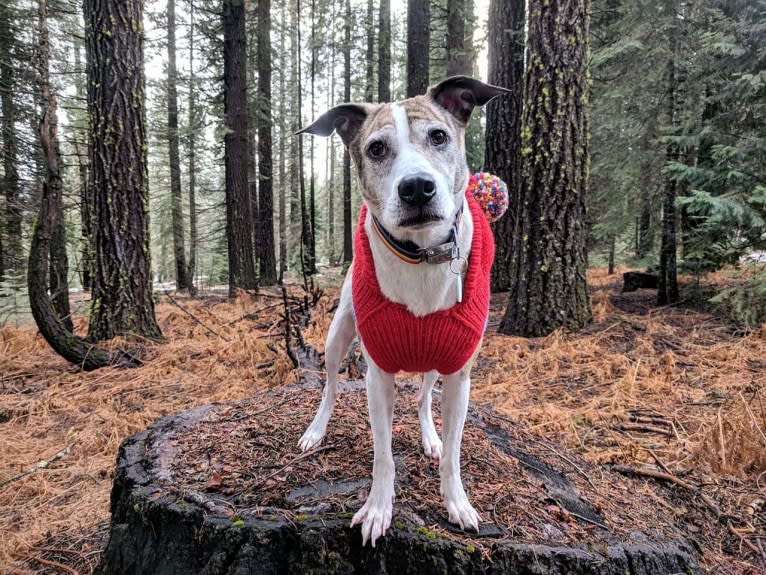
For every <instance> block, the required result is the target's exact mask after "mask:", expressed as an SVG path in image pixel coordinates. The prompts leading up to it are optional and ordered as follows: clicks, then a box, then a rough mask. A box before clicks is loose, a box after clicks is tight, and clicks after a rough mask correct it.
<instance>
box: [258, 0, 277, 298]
mask: <svg viewBox="0 0 766 575" xmlns="http://www.w3.org/2000/svg"><path fill="white" fill-rule="evenodd" d="M258 107H259V108H258V109H259V113H258V118H259V120H260V122H259V124H258V212H259V215H260V225H261V242H260V245H259V246H258V257H259V259H260V272H261V283H262V284H263V285H274V284H275V283H277V262H276V255H275V253H274V174H273V171H274V168H273V158H272V153H271V132H272V129H271V126H272V119H271V2H270V0H259V1H258Z"/></svg>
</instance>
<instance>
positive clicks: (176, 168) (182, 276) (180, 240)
mask: <svg viewBox="0 0 766 575" xmlns="http://www.w3.org/2000/svg"><path fill="white" fill-rule="evenodd" d="M177 76H178V75H177V73H176V2H175V0H168V162H169V166H170V216H171V222H172V228H173V260H174V262H175V272H176V289H179V290H183V289H189V280H188V278H187V276H186V273H187V271H188V270H187V267H186V246H185V245H184V215H183V200H182V197H181V154H180V152H179V150H178V148H179V145H178V87H177V83H178V78H177Z"/></svg>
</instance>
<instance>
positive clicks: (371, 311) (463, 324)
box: [352, 193, 495, 375]
mask: <svg viewBox="0 0 766 575" xmlns="http://www.w3.org/2000/svg"><path fill="white" fill-rule="evenodd" d="M465 199H466V203H467V204H468V208H469V209H470V210H471V216H472V219H473V241H472V243H471V254H470V258H469V262H468V272H467V274H466V277H465V278H464V287H463V302H462V303H458V304H455V305H454V306H452V307H451V308H449V309H445V310H441V311H437V312H435V313H432V314H429V315H426V316H423V317H415V316H414V315H412V314H411V313H410V312H409V311H408V310H407V308H406V307H405V306H404V305H402V304H399V303H394V302H392V301H391V300H389V299H387V298H386V296H384V295H383V293H382V292H381V291H380V285H379V284H378V278H377V277H376V276H375V262H374V261H373V259H372V250H371V249H370V242H369V239H368V237H367V233H366V232H365V230H364V220H365V217H366V215H367V207H366V206H362V211H361V214H360V215H359V227H358V228H357V231H356V238H355V240H356V246H355V247H356V250H355V251H354V271H353V277H352V300H353V304H354V315H355V316H356V326H357V330H358V331H359V335H360V337H361V338H362V341H363V342H364V347H365V349H366V350H367V353H369V354H370V356H371V357H372V359H373V361H374V362H375V363H376V364H377V365H378V367H380V368H381V369H382V370H383V371H386V372H388V373H396V372H398V371H412V372H425V371H431V370H433V369H435V370H437V371H438V372H439V373H441V374H445V375H446V374H450V373H455V372H456V371H458V370H459V369H460V368H462V367H463V365H465V363H466V362H467V361H468V360H469V359H470V358H471V356H472V355H473V353H474V352H475V351H476V348H477V347H478V345H479V342H480V341H481V338H482V336H483V335H484V329H485V327H486V323H487V317H488V315H489V272H490V268H491V267H492V260H493V259H494V257H495V242H494V238H493V237H492V231H491V230H490V228H489V224H488V223H487V219H486V217H485V215H484V213H483V212H482V211H481V207H479V204H478V203H477V202H476V200H475V199H474V198H473V195H472V194H471V193H466V196H465ZM412 265H414V266H417V265H422V266H426V265H443V266H447V265H449V264H446V263H445V264H427V263H422V264H412ZM413 271H414V272H415V273H417V272H416V270H413Z"/></svg>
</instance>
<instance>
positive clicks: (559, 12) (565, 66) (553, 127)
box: [500, 0, 591, 337]
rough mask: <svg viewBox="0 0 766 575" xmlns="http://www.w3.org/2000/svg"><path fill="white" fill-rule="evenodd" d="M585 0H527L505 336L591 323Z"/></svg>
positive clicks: (503, 328) (502, 323)
mask: <svg viewBox="0 0 766 575" xmlns="http://www.w3.org/2000/svg"><path fill="white" fill-rule="evenodd" d="M588 4H589V2H588V0H563V1H562V2H546V1H544V0H529V2H528V10H529V13H528V17H527V22H528V30H529V32H528V36H527V50H528V63H529V68H528V73H527V75H526V79H525V85H524V108H523V112H522V120H521V142H522V157H523V174H522V185H521V189H520V191H519V194H518V199H517V200H516V201H515V202H514V205H515V209H516V210H517V211H518V217H517V219H516V221H515V225H514V232H513V252H514V259H513V267H512V274H511V275H512V281H511V288H510V297H509V301H508V308H507V310H506V312H505V316H504V317H503V320H502V322H501V325H500V331H501V332H502V333H505V334H514V335H522V336H527V337H528V336H542V335H546V334H548V333H550V332H551V331H553V330H554V329H556V328H558V327H562V326H566V327H569V328H572V329H578V328H580V327H582V326H584V325H585V324H586V323H587V322H588V321H589V320H590V317H591V315H590V306H589V302H588V293H587V287H586V284H585V193H586V185H587V158H588V149H587V137H586V136H587V116H586V108H585V106H586V103H587V96H588V88H587V77H586V66H587V60H586V55H587V45H588V13H589V10H588V8H589V7H588Z"/></svg>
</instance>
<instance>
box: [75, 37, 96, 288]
mask: <svg viewBox="0 0 766 575" xmlns="http://www.w3.org/2000/svg"><path fill="white" fill-rule="evenodd" d="M80 42H81V41H80V40H75V45H74V67H75V70H76V73H77V77H76V80H75V90H76V92H75V93H76V96H77V99H78V100H81V101H84V100H85V99H86V97H87V96H86V94H85V79H84V77H85V73H84V70H83V69H82V56H81V54H80V52H81V50H82V47H81V44H80ZM78 123H79V122H78ZM83 123H84V122H83ZM81 128H82V133H81V134H75V136H74V137H73V138H72V140H73V142H74V153H75V156H77V176H78V182H77V183H78V185H79V188H80V190H79V196H80V278H81V281H82V288H83V289H84V290H86V291H89V290H90V288H91V284H92V281H93V280H92V279H91V278H92V275H93V215H92V213H93V197H92V194H91V190H90V188H89V187H88V163H87V158H88V157H89V156H90V152H89V150H90V134H89V133H88V130H87V129H84V127H82V126H81ZM81 137H84V138H85V140H86V145H85V149H84V150H83V149H82V148H81V141H80V138H81Z"/></svg>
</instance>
